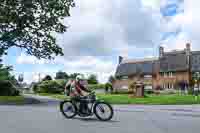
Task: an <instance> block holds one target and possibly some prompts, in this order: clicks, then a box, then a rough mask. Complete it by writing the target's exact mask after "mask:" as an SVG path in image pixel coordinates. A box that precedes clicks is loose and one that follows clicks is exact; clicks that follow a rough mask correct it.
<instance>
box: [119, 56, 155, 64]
mask: <svg viewBox="0 0 200 133" xmlns="http://www.w3.org/2000/svg"><path fill="white" fill-rule="evenodd" d="M156 60H158V58H157V57H153V58H143V59H124V60H123V61H122V64H125V63H141V62H148V61H156Z"/></svg>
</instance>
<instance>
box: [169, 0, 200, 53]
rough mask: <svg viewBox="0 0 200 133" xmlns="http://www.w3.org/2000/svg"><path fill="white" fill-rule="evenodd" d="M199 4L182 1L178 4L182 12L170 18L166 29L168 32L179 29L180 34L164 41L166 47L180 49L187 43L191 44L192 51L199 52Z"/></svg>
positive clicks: (192, 1)
mask: <svg viewBox="0 0 200 133" xmlns="http://www.w3.org/2000/svg"><path fill="white" fill-rule="evenodd" d="M176 1H177V0H176ZM199 4H200V1H198V0H184V2H182V3H180V9H182V10H184V11H183V12H180V13H179V14H176V15H175V16H173V17H171V18H170V21H169V23H168V26H167V27H166V29H167V30H168V31H169V32H170V31H175V30H177V29H180V30H181V32H180V33H179V34H178V35H177V36H170V37H169V38H167V39H166V40H165V44H167V45H168V47H171V48H178V49H180V48H183V47H185V44H186V43H188V42H189V43H191V44H192V49H193V50H200V45H199V43H200V38H199V34H200V27H199V23H200V16H199V12H200V8H199ZM170 44H171V45H170Z"/></svg>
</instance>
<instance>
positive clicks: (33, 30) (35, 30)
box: [0, 0, 75, 59]
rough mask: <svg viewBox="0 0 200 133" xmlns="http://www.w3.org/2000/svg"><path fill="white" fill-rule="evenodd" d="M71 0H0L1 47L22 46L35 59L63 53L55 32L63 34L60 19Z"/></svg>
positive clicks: (66, 10)
mask: <svg viewBox="0 0 200 133" xmlns="http://www.w3.org/2000/svg"><path fill="white" fill-rule="evenodd" d="M74 6H75V3H74V0H0V44H1V45H0V49H3V50H4V52H6V51H7V50H8V49H9V48H10V47H19V48H22V49H24V50H25V51H26V53H28V54H29V55H33V56H36V57H37V58H45V59H52V58H53V57H54V56H57V55H63V52H62V48H61V47H60V46H58V45H57V44H56V39H55V36H54V35H55V33H64V32H65V31H66V29H67V26H65V25H64V24H63V19H64V18H65V17H69V16H70V9H71V8H72V7H74Z"/></svg>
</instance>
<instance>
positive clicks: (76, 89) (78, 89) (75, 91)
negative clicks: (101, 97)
mask: <svg viewBox="0 0 200 133" xmlns="http://www.w3.org/2000/svg"><path fill="white" fill-rule="evenodd" d="M83 82H84V77H83V76H82V75H78V76H76V80H75V81H70V82H69V83H68V85H66V88H67V87H68V86H69V85H70V94H69V95H70V97H72V98H83V97H84V98H85V97H87V96H88V94H89V93H90V92H91V91H90V90H89V89H87V88H86V87H85V86H84V85H83ZM87 107H88V106H87V102H86V101H85V100H80V111H82V112H81V113H86V112H88V110H87V109H88V108H87Z"/></svg>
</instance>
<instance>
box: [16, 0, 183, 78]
mask: <svg viewBox="0 0 200 133" xmlns="http://www.w3.org/2000/svg"><path fill="white" fill-rule="evenodd" d="M76 5H77V6H76V7H75V8H73V10H72V17H70V18H66V20H65V23H66V24H67V25H69V29H68V32H66V33H64V34H62V35H60V34H57V41H58V44H59V45H60V46H61V47H62V48H63V50H64V54H65V56H64V57H58V58H56V60H55V61H47V60H37V59H36V58H35V57H32V56H27V55H25V54H22V55H20V56H19V57H18V58H17V63H18V64H35V65H36V64H39V67H36V68H34V70H30V71H33V73H32V72H29V75H37V73H36V74H35V72H42V73H45V74H47V73H50V72H51V73H50V74H52V75H55V72H56V71H58V69H57V68H55V69H51V70H49V69H48V67H49V66H48V65H52V64H54V65H55V66H56V64H62V65H63V66H64V67H63V70H64V71H66V72H68V73H74V72H81V73H85V74H91V73H94V74H97V75H98V77H99V80H100V81H101V82H105V81H106V80H107V78H108V76H110V75H111V74H114V72H115V69H116V66H117V64H116V61H115V60H117V56H119V55H123V56H126V57H128V56H137V55H138V56H152V55H151V54H150V53H151V52H152V51H153V48H155V47H157V45H159V43H160V41H161V39H162V33H163V32H164V31H167V28H166V19H164V17H163V15H162V12H160V7H161V6H164V4H163V3H162V1H160V0H141V1H140V0H79V1H78V0H76ZM181 19H182V18H181ZM167 21H168V20H167ZM170 22H171V20H170ZM177 25H178V26H179V24H177ZM167 26H168V27H171V30H174V29H176V28H177V27H178V26H176V27H173V26H172V24H171V25H170V24H169V23H168V25H167ZM171 30H170V31H171ZM131 58H132V57H131ZM41 67H42V68H41ZM46 68H47V69H48V70H49V71H47V72H43V71H44V70H45V69H46ZM27 75H28V74H27ZM27 77H35V76H27ZM36 77H37V76H36ZM29 79H31V78H29ZM35 79H36V78H35Z"/></svg>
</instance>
